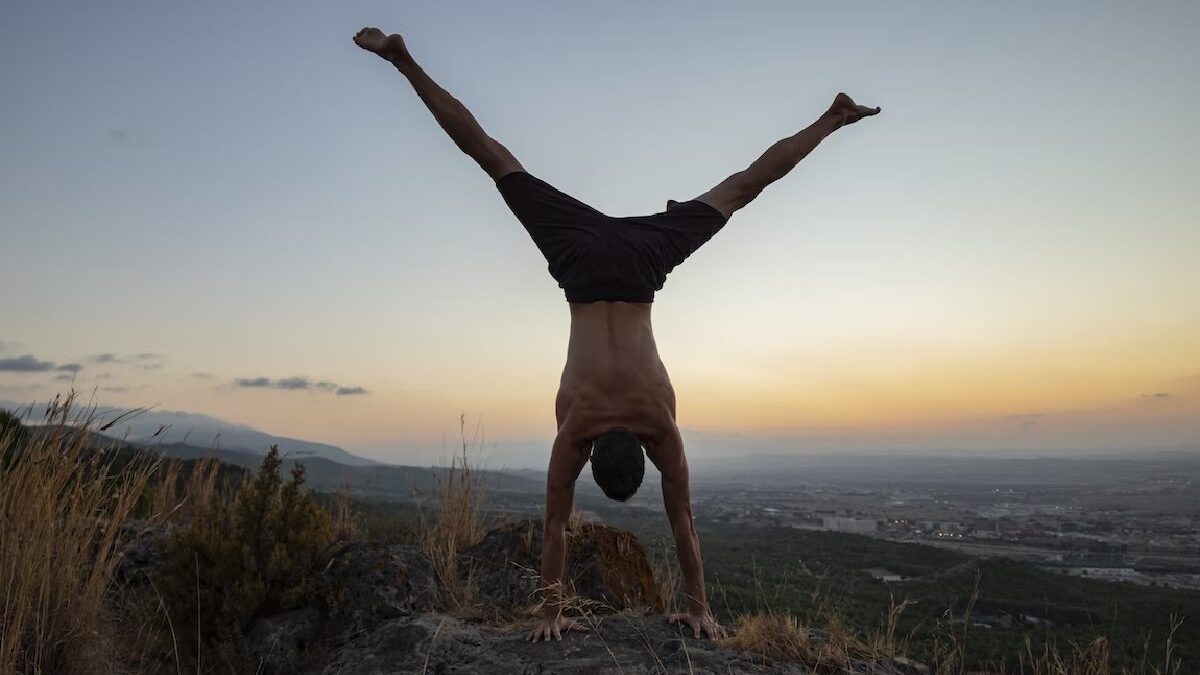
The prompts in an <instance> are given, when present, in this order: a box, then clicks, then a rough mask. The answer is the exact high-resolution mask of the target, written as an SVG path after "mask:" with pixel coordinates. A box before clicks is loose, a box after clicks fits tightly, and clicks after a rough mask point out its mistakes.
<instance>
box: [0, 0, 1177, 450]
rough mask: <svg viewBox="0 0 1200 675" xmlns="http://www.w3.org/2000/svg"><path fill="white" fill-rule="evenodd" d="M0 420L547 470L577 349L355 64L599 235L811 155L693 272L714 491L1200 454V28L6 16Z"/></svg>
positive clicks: (350, 6) (1133, 13)
mask: <svg viewBox="0 0 1200 675" xmlns="http://www.w3.org/2000/svg"><path fill="white" fill-rule="evenodd" d="M2 6H3V9H2V10H0V11H2V14H0V88H2V89H3V91H4V92H5V94H4V96H3V97H0V234H2V236H0V242H2V243H0V288H3V289H4V291H5V292H4V293H3V294H0V399H6V400H12V401H30V400H38V399H44V398H45V397H47V396H49V395H52V394H53V393H55V392H57V391H64V390H65V389H67V388H69V387H71V386H74V387H76V388H77V389H80V390H81V391H84V392H86V393H87V395H88V397H90V398H91V400H94V401H96V402H98V403H101V404H104V405H116V406H131V407H132V406H141V405H152V406H156V407H158V408H160V409H164V410H181V411H191V412H198V413H204V414H209V415H214V416H216V417H220V418H222V419H227V420H230V421H234V422H239V423H245V424H250V425H252V426H255V427H257V428H260V429H263V430H265V431H268V432H271V433H275V434H281V435H290V436H295V437H300V438H305V439H309V440H314V441H323V442H328V443H334V444H337V445H341V446H343V447H345V448H347V449H350V450H352V451H355V452H358V453H360V454H364V455H367V456H370V457H375V458H378V459H384V460H389V461H397V462H403V461H416V460H418V459H425V458H427V457H428V456H430V455H431V454H435V453H437V452H440V451H443V450H444V447H445V443H446V439H447V438H453V437H455V436H457V434H458V424H459V418H460V415H464V414H465V415H466V416H467V418H468V419H469V420H471V423H472V424H473V425H478V426H479V427H481V428H482V429H483V430H484V431H485V433H486V436H487V437H488V438H490V439H491V442H492V443H494V444H495V445H496V447H498V448H501V449H502V450H503V452H507V453H508V455H507V456H509V457H515V458H517V460H516V463H523V462H525V461H526V460H528V463H530V464H534V463H538V462H542V461H544V457H545V455H546V448H548V444H549V441H550V439H551V438H552V437H553V435H554V414H553V400H554V399H553V397H554V394H555V390H556V387H557V384H558V377H559V374H560V373H561V369H562V365H563V361H564V358H565V355H566V338H567V335H568V331H569V315H568V313H567V307H566V302H565V299H564V298H563V296H562V291H561V290H560V289H558V288H557V286H556V284H555V282H554V281H553V280H552V279H551V278H550V277H549V275H548V273H547V271H546V264H545V261H544V259H543V258H542V257H541V255H540V254H539V253H538V251H537V249H536V248H535V247H534V246H533V244H532V242H531V241H530V240H529V238H528V235H527V234H526V233H525V231H524V230H523V229H522V228H521V226H520V224H519V223H518V222H517V221H516V219H515V218H514V217H513V216H512V214H511V212H510V211H509V210H508V209H507V207H506V206H505V204H504V202H503V201H502V200H501V199H500V197H499V194H498V193H497V192H496V190H495V187H494V185H493V184H492V182H491V180H490V179H489V178H488V177H487V175H486V174H484V173H483V172H482V171H480V170H479V168H478V167H477V166H476V165H475V164H474V163H473V162H472V161H471V160H470V159H468V158H467V157H466V156H464V155H462V154H461V153H460V152H459V151H458V150H457V149H456V148H455V147H454V145H453V144H452V143H451V142H450V141H449V139H448V138H446V137H445V135H444V134H443V133H442V132H441V130H440V129H439V128H438V126H437V124H436V123H435V122H434V120H433V118H432V117H431V116H430V114H429V112H428V111H427V110H426V109H425V108H424V106H423V105H422V104H421V102H420V101H419V99H418V98H417V97H416V96H415V95H414V94H413V92H412V90H411V89H410V87H409V86H408V84H407V82H406V81H405V80H404V78H403V77H401V76H400V75H399V74H398V73H397V72H396V71H395V70H394V69H392V68H391V67H390V66H388V65H387V64H385V63H384V62H382V61H380V60H379V59H377V58H376V57H374V56H373V55H370V54H367V53H365V52H362V51H361V50H359V49H358V48H357V47H356V46H355V45H354V44H353V43H352V42H351V37H352V36H353V35H354V33H355V32H356V31H357V30H358V29H359V28H360V27H362V26H369V25H376V26H379V27H380V28H382V29H384V30H385V31H386V32H399V33H402V34H403V35H404V36H405V38H406V40H407V42H408V45H409V48H410V50H411V52H412V53H413V55H414V57H415V58H416V59H417V60H418V62H419V63H421V64H422V66H423V67H424V68H425V69H426V71H427V72H428V73H429V74H430V75H431V76H432V77H433V78H434V79H435V80H437V81H438V82H439V83H440V84H442V86H444V87H446V88H447V89H448V90H449V91H450V92H451V93H453V94H454V95H455V96H457V97H458V98H459V99H460V100H462V101H463V103H465V104H466V105H467V106H468V107H469V108H470V109H471V110H472V112H473V113H474V114H475V116H476V117H477V118H478V119H479V120H480V122H481V124H482V125H483V126H484V128H485V129H486V130H487V131H488V132H489V133H490V134H491V135H493V136H494V137H496V138H497V139H498V140H500V141H501V142H502V143H504V144H505V145H506V146H507V147H508V148H509V149H510V150H511V151H512V152H513V153H514V154H515V155H516V157H517V158H518V159H519V160H520V161H521V162H522V164H523V165H524V166H525V168H526V169H527V170H528V171H530V172H531V173H533V174H534V175H536V176H538V177H540V178H542V179H544V180H546V181H548V182H550V183H551V184H553V185H555V186H556V187H558V188H559V189H561V190H563V191H565V192H567V193H569V194H572V195H574V196H575V197H577V198H579V199H582V200H583V201H585V202H588V203H589V204H592V205H593V206H595V207H597V208H599V209H600V210H602V211H605V212H606V213H610V214H612V215H635V214H645V213H653V212H657V211H661V210H662V209H663V208H664V205H665V202H666V200H667V199H676V200H680V201H683V200H686V199H691V198H693V197H695V196H697V195H698V194H700V193H702V192H704V191H705V190H707V189H708V188H710V187H711V186H712V185H714V184H715V183H717V182H719V181H720V180H721V179H723V178H724V177H725V176H727V175H729V174H731V173H733V172H735V171H738V170H740V169H743V168H745V166H746V165H748V164H749V162H751V161H752V160H753V159H754V158H756V157H757V156H758V155H759V154H760V153H761V152H762V151H763V150H765V149H766V148H767V147H768V146H770V145H771V144H772V143H773V142H775V141H776V140H779V139H780V138H783V137H785V136H788V135H791V134H792V133H794V132H795V131H797V130H799V129H800V128H802V127H804V126H806V125H807V124H809V123H810V122H812V121H813V120H814V119H815V118H816V117H817V116H818V115H819V114H820V113H821V112H822V111H823V110H824V109H825V108H826V107H827V106H828V105H829V102H830V101H831V100H832V98H833V95H834V94H836V93H837V92H838V91H845V92H847V93H849V94H851V95H852V96H854V97H855V98H856V99H857V100H858V101H859V102H861V103H864V104H867V105H879V106H881V107H882V108H883V113H882V114H881V115H879V116H877V117H873V118H870V119H867V120H864V121H863V122H861V123H859V124H856V125H854V126H852V127H847V128H845V129H843V130H841V131H839V132H837V133H836V134H835V135H834V136H833V137H831V138H829V139H827V140H826V141H825V142H824V143H823V144H822V145H821V146H820V147H819V148H818V149H817V150H816V151H815V152H814V153H813V154H812V155H810V156H809V157H808V158H807V159H805V160H804V161H803V162H802V163H801V165H800V166H799V167H797V168H796V169H795V170H794V171H793V172H792V173H791V174H789V175H788V176H787V177H786V178H784V179H783V180H782V181H780V182H779V183H777V184H775V185H773V186H771V187H769V188H768V189H767V190H766V191H765V192H763V194H762V195H761V196H760V197H759V198H758V199H757V200H756V201H754V202H753V203H752V204H751V205H749V206H748V207H746V208H745V209H743V210H742V211H739V212H738V213H736V214H735V215H734V217H733V218H732V219H731V220H730V222H729V224H728V225H726V227H725V228H724V229H723V230H722V231H721V232H720V233H719V234H718V235H717V236H715V237H714V238H713V239H712V240H711V241H710V242H709V243H708V244H706V245H705V246H704V248H702V249H701V250H699V251H698V252H697V253H695V254H694V255H693V256H692V257H691V258H689V260H688V261H687V262H686V263H685V264H684V265H682V266H681V267H679V268H677V269H676V270H675V271H674V272H672V274H671V275H670V277H669V278H668V280H667V283H666V286H665V288H664V289H663V290H662V291H660V292H659V293H658V295H657V296H656V302H655V306H654V310H653V311H654V324H655V332H656V336H657V339H658V345H659V351H660V353H661V355H662V358H663V360H664V362H665V364H666V366H667V368H668V369H669V371H670V374H671V378H672V381H673V383H674V385H675V388H676V391H677V396H678V402H679V423H680V426H681V428H682V429H683V431H684V436H685V439H687V440H689V443H690V444H691V445H693V446H694V447H696V448H698V449H699V450H698V451H700V452H706V453H710V454H713V455H722V454H724V455H730V454H736V453H742V452H750V451H756V450H763V451H766V450H770V451H771V452H783V453H787V452H818V451H856V450H857V451H862V450H895V449H908V450H935V449H946V450H954V451H963V452H979V453H983V452H1015V451H1024V452H1030V451H1033V452H1043V453H1045V452H1071V453H1084V454H1087V453H1101V452H1111V451H1133V452H1137V451H1145V450H1149V449H1155V448H1176V447H1197V446H1198V445H1200V293H1198V292H1197V289H1200V200H1198V198H1197V196H1196V192H1195V186H1196V185H1200V134H1198V133H1197V129H1196V122H1195V116H1196V111H1197V110H1198V109H1200V78H1198V77H1196V73H1197V72H1200V46H1198V44H1197V43H1196V41H1195V40H1194V29H1195V27H1196V26H1197V25H1200V4H1198V3H1195V2H1157V3H1153V4H1151V5H1139V4H1136V3H1113V2H1094V1H1088V2H1056V3H1037V2H1011V3H986V4H985V3H955V2H928V3H893V2H866V3H850V4H847V3H843V4H841V5H831V4H830V3H803V2H790V1H789V2H756V3H698V2H675V1H672V2H656V3H632V2H622V3H599V4H597V3H590V4H585V3H550V2H536V3H535V2H517V1H514V2H507V3H489V2H477V3H465V2H443V3H416V2H412V3H397V2H366V1H361V2H360V1H344V2H336V3H335V2H321V3H315V2H296V1H289V2H281V1H274V0H273V1H270V2H255V3H244V2H225V1H220V2H207V3H163V2H150V1H124V2H108V3H95V2H80V1H72V2H67V1H62V2H40V3H29V2H21V3H18V2H12V1H9V0H4V3H3V5H2Z"/></svg>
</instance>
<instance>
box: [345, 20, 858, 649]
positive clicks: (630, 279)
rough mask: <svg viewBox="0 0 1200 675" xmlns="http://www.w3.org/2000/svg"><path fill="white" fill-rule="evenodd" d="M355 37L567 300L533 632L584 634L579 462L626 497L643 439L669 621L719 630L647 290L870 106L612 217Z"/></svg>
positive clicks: (842, 110) (849, 109)
mask: <svg viewBox="0 0 1200 675" xmlns="http://www.w3.org/2000/svg"><path fill="white" fill-rule="evenodd" d="M354 42H355V43H356V44H357V45H358V46H359V47H361V48H363V49H365V50H368V51H371V52H373V53H375V54H378V55H379V56H380V57H382V58H383V59H385V60H386V61H388V62H389V63H391V64H392V65H393V66H395V67H396V69H397V70H399V71H400V72H401V74H403V75H404V76H405V77H406V78H407V79H408V81H409V83H410V84H411V85H412V87H413V90H414V91H415V92H416V93H417V95H418V96H419V97H420V98H421V100H422V101H423V102H424V103H425V105H426V107H428V108H429V110H430V112H432V113H433V116H434V118H435V119H436V120H437V122H438V124H439V125H440V126H441V127H442V129H443V130H445V131H446V133H447V134H448V135H449V136H450V138H451V140H453V141H454V143H455V145H457V146H458V148H459V149H460V150H462V151H463V152H464V153H466V154H467V155H468V156H469V157H471V158H472V159H473V160H475V161H476V162H477V163H478V164H479V166H480V168H482V169H483V170H484V171H485V172H487V174H488V175H489V176H490V177H491V178H492V180H494V181H495V183H496V187H497V189H498V190H499V191H500V193H501V195H502V196H503V197H504V199H505V201H506V202H507V204H508V206H509V207H510V208H511V209H512V211H513V214H514V215H516V216H517V219H518V220H519V221H520V222H521V224H522V225H523V226H525V229H526V230H527V231H528V233H529V235H530V237H531V238H532V239H533V241H534V243H535V244H536V245H537V247H538V249H539V250H540V251H541V252H542V253H543V255H545V257H546V260H547V263H548V264H549V268H548V269H549V272H550V274H551V276H553V277H554V279H555V280H556V281H558V282H559V286H560V287H561V288H562V289H563V290H564V291H565V292H566V298H567V301H568V303H570V308H571V338H570V345H569V348H568V350H567V363H566V366H565V367H564V368H563V374H562V380H561V382H560V384H559V390H558V396H557V399H556V401H555V416H556V418H557V420H558V433H557V435H556V437H555V440H554V446H553V448H552V450H551V453H550V466H549V468H548V469H547V472H546V516H545V520H544V525H543V543H542V582H543V583H542V585H543V587H545V588H546V589H548V595H547V598H546V601H545V613H544V616H543V620H542V622H541V624H540V625H539V626H538V627H537V628H536V629H535V630H534V631H533V632H532V633H531V634H530V639H532V640H534V641H537V640H539V639H546V640H549V639H551V638H552V637H553V638H557V639H562V633H563V632H564V631H567V630H572V629H576V630H582V629H583V627H582V626H581V625H580V624H579V623H578V622H577V621H575V620H574V619H571V618H568V617H565V616H563V600H564V598H563V593H562V584H563V578H564V575H565V572H566V527H567V521H568V519H569V517H570V513H571V508H572V504H573V503H574V494H575V482H576V479H577V478H578V477H579V473H580V471H582V469H583V467H584V465H585V464H587V463H588V461H589V460H590V461H591V462H592V467H593V475H594V476H595V477H596V480H597V483H598V484H600V485H601V487H602V488H603V489H604V492H605V494H606V495H609V496H610V497H613V498H614V499H619V500H624V499H627V498H628V497H629V496H630V495H632V494H633V492H634V491H636V490H637V488H638V487H639V486H640V484H641V480H642V470H643V467H642V449H643V448H644V450H645V456H646V457H648V458H649V459H650V461H651V462H653V463H654V465H655V466H656V467H657V468H658V471H659V473H660V475H661V477H662V494H663V506H664V507H665V510H666V514H667V518H668V520H669V521H670V524H671V531H672V532H673V533H674V537H675V548H676V552H677V554H678V557H679V566H680V570H681V572H682V576H683V582H684V583H683V585H684V592H685V594H686V598H687V607H688V609H687V611H686V612H681V613H679V614H673V615H671V617H670V620H671V621H672V622H673V623H674V622H679V623H682V624H686V625H688V626H689V627H691V628H692V630H693V631H694V632H695V635H696V637H699V636H700V635H701V633H704V634H707V635H708V636H710V637H720V636H721V635H723V634H724V633H723V630H722V628H721V626H720V625H719V624H717V622H716V621H715V620H714V619H713V617H712V614H711V611H710V608H709V606H708V601H707V598H706V595H705V586H704V564H703V561H702V559H701V557H700V544H699V540H698V538H697V536H696V530H695V526H694V524H693V522H692V508H691V495H690V493H689V478H688V466H687V458H686V456H685V453H684V449H683V439H682V438H681V436H680V433H679V428H678V426H677V425H676V421H675V391H674V389H673V388H672V387H671V380H670V378H669V377H668V376H667V371H666V368H665V367H663V364H662V360H661V359H660V358H659V356H658V348H657V346H656V345H655V342H654V331H653V329H652V326H651V323H650V308H651V306H652V304H651V303H652V302H653V298H654V293H655V291H657V290H659V289H661V288H662V286H663V283H664V282H665V280H666V276H667V274H668V273H669V272H670V271H671V270H672V269H674V268H675V267H676V266H677V265H679V264H680V263H682V262H683V261H684V260H685V259H686V258H687V257H688V256H689V255H690V254H691V253H693V252H694V251H695V250H696V249H698V248H699V247H700V246H701V245H703V244H704V243H705V242H707V241H708V240H709V239H710V238H711V237H712V236H713V235H714V234H716V232H718V231H719V230H721V229H722V227H723V226H724V225H725V224H726V221H728V220H729V218H730V217H731V216H732V214H733V213H734V212H735V211H737V210H738V209H740V208H742V207H744V206H746V205H747V204H749V203H750V202H751V201H752V200H753V199H754V198H755V197H757V196H758V194H759V193H760V192H762V190H763V189H764V188H765V187H766V186H768V185H770V184H771V183H773V182H775V181H777V180H779V179H780V178H782V177H783V176H784V175H786V174H787V173H788V172H789V171H791V170H792V169H793V168H794V167H795V166H796V164H797V163H799V162H800V160H801V159H803V158H804V157H805V156H806V155H808V154H809V153H810V152H811V151H812V150H814V149H815V148H816V147H817V145H818V144H819V143H820V142H821V141H822V140H824V139H825V138H826V137H827V136H829V135H830V134H832V133H833V132H834V131H836V130H837V129H840V128H841V127H844V126H846V125H849V124H853V123H855V122H858V121H859V120H862V119H864V118H866V117H869V116H871V115H875V114H878V113H879V112H880V109H879V108H869V107H867V106H862V105H858V104H856V103H855V102H854V101H853V100H852V99H851V98H850V97H849V96H847V95H846V94H843V93H839V94H838V95H837V96H835V97H834V100H833V104H832V105H831V106H830V107H829V109H828V110H826V111H825V112H824V113H823V114H822V115H821V116H820V117H819V118H818V119H817V120H816V121H815V122H813V123H812V124H810V125H809V126H807V127H805V128H804V129H802V130H801V131H799V132H797V133H796V134H794V135H792V136H789V137H787V138H784V139H782V140H780V141H778V142H777V143H775V144H774V145H772V146H771V147H770V148H768V149H767V150H766V151H765V152H764V153H762V155H761V156H760V157H759V158H758V159H756V160H755V161H754V162H752V163H751V164H750V166H749V167H747V168H746V169H744V170H742V171H738V172H736V173H734V174H732V175H730V176H729V177H727V178H725V179H724V180H722V181H721V182H719V183H718V184H717V185H716V186H715V187H713V188H712V189H711V190H709V191H707V192H705V193H703V194H701V195H699V196H698V197H696V198H695V199H691V200H687V201H685V202H677V201H674V200H668V201H667V208H666V210H665V211H661V212H659V213H655V214H651V215H648V216H630V217H619V218H618V217H612V216H609V215H606V214H604V213H602V212H600V211H599V210H597V209H595V208H592V207H591V206H589V205H588V204H585V203H583V202H581V201H579V200H578V199H575V198H574V197H571V196H570V195H567V194H564V193H563V192H561V191H559V190H558V189H556V188H555V187H554V186H552V185H550V184H549V183H546V182H545V181H543V180H541V179H540V178H537V177H536V176H533V175H532V174H530V173H528V172H527V171H525V169H524V167H523V166H522V165H521V163H520V162H519V161H517V159H516V157H514V156H513V154H512V153H511V152H509V151H508V149H507V148H505V147H504V146H503V145H501V144H500V143H499V142H498V141H497V140H496V139H494V138H492V137H491V136H489V135H488V134H487V133H485V132H484V130H483V128H482V127H480V125H479V123H478V122H477V121H476V120H475V118H474V116H473V115H471V113H470V111H468V110H467V109H466V107H465V106H463V105H462V103H460V102H459V101H458V100H457V99H455V98H454V97H453V96H451V95H450V93H449V92H447V91H446V90H445V89H442V88H441V87H440V86H438V84H437V83H436V82H434V81H433V79H432V78H430V77H429V75H427V74H426V73H425V71H424V70H422V68H421V67H420V66H419V65H417V63H416V61H414V60H413V58H412V55H411V54H409V52H408V48H407V46H406V45H405V43H404V39H403V38H401V37H400V36H399V35H394V34H393V35H385V34H384V33H383V32H382V31H380V30H379V29H377V28H364V29H362V30H360V31H359V32H358V33H357V34H356V35H355V36H354ZM602 457H604V458H606V459H604V460H603V461H601V458H602ZM601 465H603V467H604V468H603V469H602V468H601ZM602 473H603V474H604V476H603V477H602V475H601V474H602Z"/></svg>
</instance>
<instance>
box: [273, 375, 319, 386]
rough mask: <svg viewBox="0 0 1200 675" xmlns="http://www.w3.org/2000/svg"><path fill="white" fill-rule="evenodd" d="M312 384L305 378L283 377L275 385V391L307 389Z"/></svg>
mask: <svg viewBox="0 0 1200 675" xmlns="http://www.w3.org/2000/svg"><path fill="white" fill-rule="evenodd" d="M310 386H312V383H311V382H309V381H308V378H307V377H285V378H283V379H282V380H279V381H278V382H276V383H275V388H276V389H308V388H309V387H310Z"/></svg>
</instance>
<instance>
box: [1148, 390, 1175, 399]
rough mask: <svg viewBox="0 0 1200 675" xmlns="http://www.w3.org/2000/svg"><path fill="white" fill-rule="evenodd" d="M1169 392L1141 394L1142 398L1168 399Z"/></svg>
mask: <svg viewBox="0 0 1200 675" xmlns="http://www.w3.org/2000/svg"><path fill="white" fill-rule="evenodd" d="M1170 396H1171V392H1169V391H1156V392H1154V393H1153V394H1142V398H1170Z"/></svg>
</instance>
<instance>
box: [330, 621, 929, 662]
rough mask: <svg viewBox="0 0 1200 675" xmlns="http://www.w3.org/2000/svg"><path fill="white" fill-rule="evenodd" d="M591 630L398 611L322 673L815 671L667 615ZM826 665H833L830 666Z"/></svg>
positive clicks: (599, 625)
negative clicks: (552, 631)
mask: <svg viewBox="0 0 1200 675" xmlns="http://www.w3.org/2000/svg"><path fill="white" fill-rule="evenodd" d="M589 623H590V626H591V630H590V631H589V632H587V633H570V634H567V635H566V636H564V637H563V639H562V641H553V642H540V643H537V644H533V643H529V642H526V641H525V632H526V629H525V628H524V627H522V628H512V627H510V628H507V629H500V628H489V627H487V626H484V625H481V624H479V623H472V622H467V621H464V620H461V619H456V618H453V617H449V616H446V615H441V614H426V615H422V616H415V617H412V618H410V619H400V620H396V621H393V622H390V623H388V624H386V625H384V626H381V627H380V628H379V630H377V631H376V632H374V633H372V634H369V635H364V636H361V637H359V638H356V639H354V640H352V641H351V642H349V643H347V644H345V645H344V646H343V647H342V648H341V649H340V650H338V652H337V653H336V654H335V655H334V658H333V660H332V661H330V662H329V663H328V664H327V665H326V667H325V668H324V670H322V671H320V672H321V673H322V674H323V675H392V674H394V673H488V674H494V675H530V674H535V673H536V674H564V675H565V674H570V673H581V674H586V675H606V674H609V673H621V674H623V675H634V674H639V675H641V674H648V673H703V674H712V675H716V674H718V673H719V674H720V675H751V674H754V675H758V674H762V673H779V674H781V675H811V674H812V673H814V672H817V671H814V669H813V668H811V667H810V666H808V665H805V664H802V663H793V662H783V661H775V660H772V659H769V658H767V657H764V656H762V655H759V654H754V653H750V652H737V651H733V650H729V649H725V648H722V647H721V646H720V645H718V644H716V643H714V642H713V641H711V640H707V639H697V638H694V637H691V636H690V635H687V634H685V633H683V632H682V631H681V630H680V629H679V628H678V627H677V626H671V625H669V624H668V623H667V621H666V619H665V618H663V617H662V616H634V615H630V614H611V615H608V616H604V617H593V619H592V620H591V621H590V622H589ZM850 665H851V670H850V671H849V672H854V673H864V674H865V673H870V674H871V675H903V673H904V672H905V671H901V670H899V669H897V668H896V667H895V666H894V665H893V664H892V663H891V662H889V661H881V662H868V661H865V660H864V661H857V662H853V663H851V664H850ZM821 672H829V669H828V668H826V669H824V670H823V671H821Z"/></svg>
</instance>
